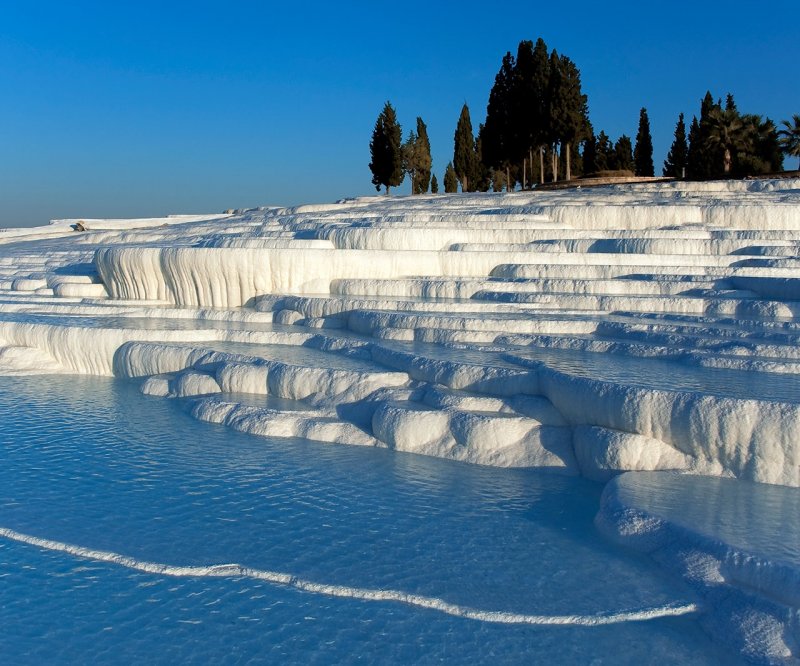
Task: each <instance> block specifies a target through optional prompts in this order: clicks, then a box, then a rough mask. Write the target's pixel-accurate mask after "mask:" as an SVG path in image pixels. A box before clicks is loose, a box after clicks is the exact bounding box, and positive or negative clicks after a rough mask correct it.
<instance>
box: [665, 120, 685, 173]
mask: <svg viewBox="0 0 800 666" xmlns="http://www.w3.org/2000/svg"><path fill="white" fill-rule="evenodd" d="M687 152H688V147H687V145H686V123H685V122H684V120H683V114H680V115H679V116H678V122H677V124H676V125H675V140H674V141H673V142H672V147H671V148H670V149H669V154H668V155H667V159H666V160H665V161H664V175H665V176H671V177H672V178H684V177H685V174H686V161H687V160H686V158H687Z"/></svg>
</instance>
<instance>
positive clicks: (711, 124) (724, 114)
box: [706, 106, 751, 176]
mask: <svg viewBox="0 0 800 666" xmlns="http://www.w3.org/2000/svg"><path fill="white" fill-rule="evenodd" d="M750 139H751V136H749V135H748V132H747V128H746V127H745V124H744V121H743V120H742V117H741V116H740V115H739V113H738V112H737V111H736V110H735V109H725V110H724V111H723V110H722V109H721V108H720V107H719V106H717V107H714V108H713V109H712V110H711V112H710V113H709V114H708V134H707V135H706V147H707V149H708V150H709V152H711V151H714V150H715V149H717V150H716V151H715V152H718V153H721V154H722V173H723V174H724V175H725V176H730V175H731V168H732V167H733V159H734V156H735V155H737V154H738V153H743V152H747V151H748V149H749V148H750V147H751V146H750ZM715 172H716V173H718V171H712V173H715Z"/></svg>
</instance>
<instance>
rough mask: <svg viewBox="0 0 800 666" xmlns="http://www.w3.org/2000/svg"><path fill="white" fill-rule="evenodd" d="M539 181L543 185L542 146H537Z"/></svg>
mask: <svg viewBox="0 0 800 666" xmlns="http://www.w3.org/2000/svg"><path fill="white" fill-rule="evenodd" d="M539 182H540V183H541V184H542V185H544V146H539Z"/></svg>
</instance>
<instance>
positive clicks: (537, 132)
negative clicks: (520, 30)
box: [508, 38, 551, 163]
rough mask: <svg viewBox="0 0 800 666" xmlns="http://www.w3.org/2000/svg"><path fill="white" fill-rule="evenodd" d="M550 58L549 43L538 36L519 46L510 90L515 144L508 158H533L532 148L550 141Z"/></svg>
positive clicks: (517, 161)
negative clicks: (533, 40)
mask: <svg viewBox="0 0 800 666" xmlns="http://www.w3.org/2000/svg"><path fill="white" fill-rule="evenodd" d="M549 80H550V59H549V57H548V55H547V44H545V43H544V40H543V39H541V38H539V39H538V40H537V41H536V45H535V46H534V44H533V42H531V41H529V40H524V41H521V42H520V43H519V46H518V48H517V59H516V65H515V67H514V76H513V79H512V89H511V100H510V102H511V123H512V132H511V135H512V136H513V138H514V145H513V146H512V147H511V151H510V152H509V155H508V157H509V159H510V160H511V161H513V162H516V163H520V162H522V160H523V159H526V158H527V159H530V152H531V150H532V149H538V148H539V146H543V145H546V144H549V143H550V133H551V132H550V110H549V105H550V100H549V97H548V86H549Z"/></svg>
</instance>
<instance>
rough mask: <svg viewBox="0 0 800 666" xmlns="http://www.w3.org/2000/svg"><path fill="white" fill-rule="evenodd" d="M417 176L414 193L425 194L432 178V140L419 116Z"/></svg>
mask: <svg viewBox="0 0 800 666" xmlns="http://www.w3.org/2000/svg"><path fill="white" fill-rule="evenodd" d="M415 158H416V166H417V177H416V180H415V181H414V182H412V184H411V185H412V189H411V192H412V194H425V192H427V191H428V184H429V183H430V180H431V168H432V166H433V162H432V160H431V142H430V140H429V139H428V127H427V125H425V123H424V122H423V121H422V118H420V117H417V145H416V150H415Z"/></svg>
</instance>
